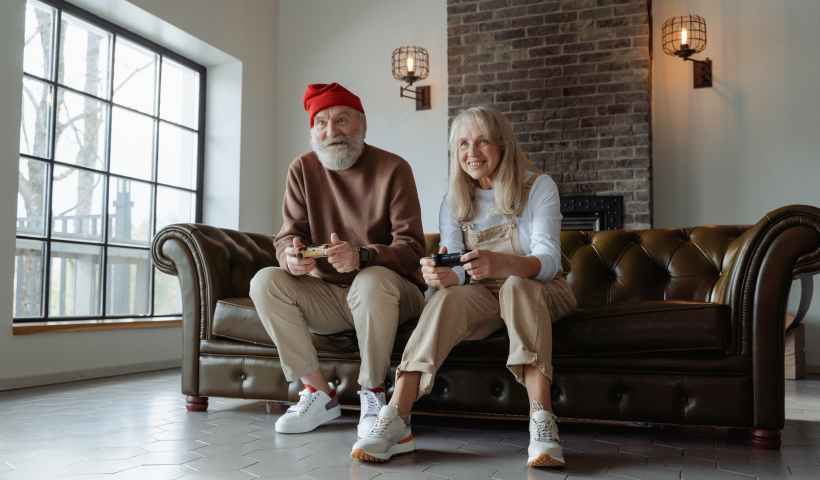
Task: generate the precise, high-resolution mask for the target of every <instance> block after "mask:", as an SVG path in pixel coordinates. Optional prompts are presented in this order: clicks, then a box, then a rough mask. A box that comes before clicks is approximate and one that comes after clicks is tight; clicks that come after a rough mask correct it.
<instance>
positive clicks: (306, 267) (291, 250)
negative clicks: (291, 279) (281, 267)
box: [285, 237, 316, 277]
mask: <svg viewBox="0 0 820 480" xmlns="http://www.w3.org/2000/svg"><path fill="white" fill-rule="evenodd" d="M303 248H305V244H304V243H302V239H301V238H300V237H293V244H292V245H291V246H290V247H288V248H286V249H285V262H286V266H287V269H288V272H290V274H291V275H296V276H297V277H298V276H300V275H306V274H308V273H310V272H311V271H313V269H314V268H316V260H315V259H313V258H302V256H301V255H299V252H300V251H301V250H302V249H303Z"/></svg>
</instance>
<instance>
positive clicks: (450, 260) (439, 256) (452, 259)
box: [433, 252, 464, 267]
mask: <svg viewBox="0 0 820 480" xmlns="http://www.w3.org/2000/svg"><path fill="white" fill-rule="evenodd" d="M462 255H464V254H463V253H461V252H456V253H434V254H433V263H434V264H435V265H436V266H437V267H457V266H459V265H461V256H462Z"/></svg>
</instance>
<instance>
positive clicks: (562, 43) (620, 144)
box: [447, 0, 651, 228]
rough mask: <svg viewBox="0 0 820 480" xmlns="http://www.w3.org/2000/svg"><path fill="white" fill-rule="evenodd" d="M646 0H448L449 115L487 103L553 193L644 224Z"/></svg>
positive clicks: (647, 211)
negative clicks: (589, 197) (614, 204)
mask: <svg viewBox="0 0 820 480" xmlns="http://www.w3.org/2000/svg"><path fill="white" fill-rule="evenodd" d="M649 8H650V6H649V5H648V0H560V1H556V0H447V25H448V26H447V37H448V39H447V42H448V46H447V59H448V62H447V63H448V70H449V72H448V73H449V107H450V111H449V116H450V118H451V119H452V117H453V116H455V115H456V114H457V113H458V112H459V111H460V110H461V109H463V108H465V107H469V106H473V105H481V104H484V105H492V106H494V107H495V108H497V109H499V110H501V111H503V112H505V113H506V114H507V116H508V117H509V119H510V120H511V121H512V122H513V125H514V128H515V131H516V134H517V136H518V140H519V142H521V144H522V145H523V147H524V148H525V149H526V150H527V151H528V152H529V154H530V158H531V159H532V160H533V162H534V163H535V164H536V166H537V167H538V168H540V169H541V170H543V171H545V172H547V173H549V174H550V175H552V177H553V179H555V181H556V182H557V183H558V185H559V187H560V190H561V193H562V194H623V195H624V206H625V216H624V223H625V226H626V228H649V226H650V224H651V194H650V184H651V182H650V178H651V162H650V159H651V151H650V145H651V142H650V129H649V128H650V127H649V125H650V122H649V105H650V53H649V52H650V48H649V45H650V42H649V35H650V25H649V11H650V10H649Z"/></svg>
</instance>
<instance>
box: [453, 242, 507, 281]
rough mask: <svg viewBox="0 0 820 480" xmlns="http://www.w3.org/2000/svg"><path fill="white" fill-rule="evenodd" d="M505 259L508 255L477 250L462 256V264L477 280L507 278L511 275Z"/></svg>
mask: <svg viewBox="0 0 820 480" xmlns="http://www.w3.org/2000/svg"><path fill="white" fill-rule="evenodd" d="M504 257H508V255H504V254H503V253H497V252H493V251H490V250H478V249H476V250H471V251H469V252H467V253H465V254H464V255H462V256H461V263H462V264H463V265H464V271H465V272H467V273H468V274H469V275H470V277H472V278H474V279H475V280H483V279H485V278H507V277H509V276H510V274H509V272H508V271H507V269H506V268H505V261H504Z"/></svg>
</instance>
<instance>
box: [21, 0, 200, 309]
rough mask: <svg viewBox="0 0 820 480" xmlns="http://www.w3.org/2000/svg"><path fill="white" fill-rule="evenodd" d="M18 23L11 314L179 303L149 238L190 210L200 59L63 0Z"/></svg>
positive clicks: (44, 1) (44, 3)
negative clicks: (19, 102)
mask: <svg viewBox="0 0 820 480" xmlns="http://www.w3.org/2000/svg"><path fill="white" fill-rule="evenodd" d="M25 32H26V33H25V35H26V38H25V46H24V79H23V108H22V110H23V115H22V120H21V125H20V161H19V165H20V170H19V172H20V173H19V180H18V206H17V251H16V255H15V274H14V298H15V301H14V318H15V321H31V320H43V319H48V320H59V319H73V318H81V319H91V318H111V317H113V318H129V317H146V316H175V315H179V314H180V312H181V302H180V301H179V287H178V284H177V282H176V281H175V279H173V278H172V277H167V276H165V275H163V274H161V273H160V272H158V271H156V270H155V269H154V268H153V265H152V264H151V256H150V243H151V239H152V238H153V235H155V234H156V232H157V230H158V229H159V228H161V227H162V226H164V225H165V224H167V223H171V222H193V221H196V219H197V211H196V205H197V204H198V199H199V197H200V195H201V193H200V192H199V191H198V185H199V183H200V182H198V181H197V179H198V177H199V172H198V169H199V168H200V167H199V166H200V165H201V161H200V159H201V151H200V148H199V145H201V141H202V132H201V130H199V128H200V125H199V118H201V115H202V112H201V111H200V104H201V98H202V97H201V95H203V94H204V68H203V67H201V66H199V65H196V64H193V63H192V62H190V61H188V60H186V59H184V58H181V57H178V56H176V55H175V54H173V53H172V52H169V51H166V50H164V49H162V48H161V47H156V46H155V45H153V44H151V43H150V42H147V41H144V40H142V39H141V38H140V37H138V36H136V35H133V34H130V33H129V32H126V31H124V30H122V29H120V28H119V27H116V26H114V25H111V24H109V23H107V22H105V21H103V20H100V19H98V18H96V17H93V16H92V15H90V14H88V13H87V12H84V11H82V10H80V9H77V8H76V7H73V6H70V5H67V4H64V3H62V2H55V3H51V2H50V1H49V0H28V2H27V5H26V25H25ZM158 172H162V173H160V174H159V175H158ZM163 199H164V200H165V202H166V203H162V205H163V207H162V209H160V211H159V212H158V210H157V207H156V205H157V202H158V201H163ZM168 200H171V201H174V202H175V203H167V202H168Z"/></svg>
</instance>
